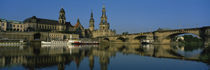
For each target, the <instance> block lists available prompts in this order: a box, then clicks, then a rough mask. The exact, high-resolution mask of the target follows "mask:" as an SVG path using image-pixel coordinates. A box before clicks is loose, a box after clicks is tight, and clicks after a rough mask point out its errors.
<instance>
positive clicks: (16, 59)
mask: <svg viewBox="0 0 210 70" xmlns="http://www.w3.org/2000/svg"><path fill="white" fill-rule="evenodd" d="M177 49H180V50H182V48H174V47H172V46H170V45H126V44H111V45H100V47H91V46H90V47H82V48H80V47H75V48H69V47H53V48H52V47H51V48H50V47H45V48H32V47H23V48H18V47H0V68H2V67H7V66H11V65H22V66H24V67H25V68H26V69H30V70H35V69H37V68H45V67H50V66H55V65H56V66H57V67H58V70H65V67H66V65H68V64H71V63H72V62H74V63H76V67H77V69H79V68H80V63H81V61H82V60H84V58H88V60H89V69H90V70H94V66H95V64H94V63H95V62H99V64H100V68H101V70H107V69H108V66H109V63H110V58H111V57H114V56H116V54H117V53H118V52H120V53H122V54H124V55H128V54H136V55H139V56H149V57H155V58H172V59H182V60H192V61H194V60H195V61H203V62H209V61H210V60H209V58H210V57H209V53H210V52H209V48H208V47H207V48H205V49H204V51H203V52H202V53H201V54H199V55H197V56H196V57H184V56H182V55H180V54H179V53H178V52H177ZM96 57H98V58H96ZM96 59H99V61H96Z"/></svg>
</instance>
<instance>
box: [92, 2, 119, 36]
mask: <svg viewBox="0 0 210 70" xmlns="http://www.w3.org/2000/svg"><path fill="white" fill-rule="evenodd" d="M89 30H90V31H91V32H92V37H93V38H95V37H101V36H112V35H115V34H116V32H115V31H114V30H110V25H109V23H108V22H107V16H106V9H105V7H104V6H103V9H102V16H101V22H100V24H99V29H98V30H94V19H93V14H92V13H91V19H90V26H89Z"/></svg>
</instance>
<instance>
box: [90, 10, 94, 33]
mask: <svg viewBox="0 0 210 70" xmlns="http://www.w3.org/2000/svg"><path fill="white" fill-rule="evenodd" d="M89 30H90V31H94V18H93V12H91V16H90V21H89Z"/></svg>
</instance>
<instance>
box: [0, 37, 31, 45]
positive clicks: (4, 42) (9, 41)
mask: <svg viewBox="0 0 210 70" xmlns="http://www.w3.org/2000/svg"><path fill="white" fill-rule="evenodd" d="M26 44H27V42H26V41H24V40H22V39H0V46H22V45H26Z"/></svg>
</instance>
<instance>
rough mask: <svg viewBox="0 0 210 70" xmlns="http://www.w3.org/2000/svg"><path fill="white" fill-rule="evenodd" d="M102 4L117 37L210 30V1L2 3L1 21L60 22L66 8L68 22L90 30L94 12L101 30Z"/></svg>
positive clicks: (30, 0) (25, 0)
mask: <svg viewBox="0 0 210 70" xmlns="http://www.w3.org/2000/svg"><path fill="white" fill-rule="evenodd" d="M103 4H104V5H105V6H106V10H107V16H108V22H109V23H110V24H111V29H116V31H117V33H122V32H126V31H128V32H129V33H138V32H147V31H154V30H156V29H158V28H159V27H160V28H171V29H177V28H192V27H202V26H210V0H1V1H0V9H1V10H0V18H5V19H8V20H19V21H23V20H24V19H26V18H28V17H31V16H37V17H39V18H47V19H53V20H57V19H58V16H59V10H60V8H64V9H65V11H66V19H67V21H70V22H71V23H72V24H73V25H74V24H76V20H77V18H80V22H81V24H82V25H83V26H84V27H85V28H88V25H89V19H90V12H91V10H92V11H93V13H94V19H95V26H96V28H98V26H99V23H100V16H101V10H102V6H103Z"/></svg>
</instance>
